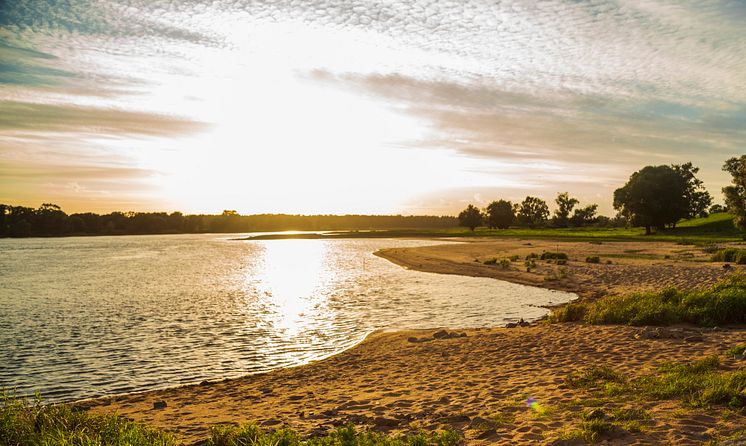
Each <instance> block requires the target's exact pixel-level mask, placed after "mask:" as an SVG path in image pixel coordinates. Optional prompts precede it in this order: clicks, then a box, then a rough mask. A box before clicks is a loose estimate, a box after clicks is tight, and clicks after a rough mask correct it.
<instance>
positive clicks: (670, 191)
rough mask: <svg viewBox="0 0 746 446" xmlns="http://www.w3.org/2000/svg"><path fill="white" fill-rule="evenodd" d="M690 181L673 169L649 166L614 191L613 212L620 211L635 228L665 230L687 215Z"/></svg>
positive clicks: (647, 231)
mask: <svg viewBox="0 0 746 446" xmlns="http://www.w3.org/2000/svg"><path fill="white" fill-rule="evenodd" d="M687 187H688V186H687V181H686V180H685V178H684V177H683V176H682V175H680V174H679V172H677V171H676V170H674V169H673V168H672V167H670V166H646V167H644V168H643V169H641V170H640V171H638V172H635V173H633V174H632V175H631V176H630V177H629V181H627V184H625V185H624V186H623V187H621V188H619V189H617V190H615V191H614V209H619V210H621V212H622V214H623V215H624V216H625V217H627V218H628V219H629V220H630V222H631V224H632V225H633V226H642V227H644V228H645V234H650V233H651V228H652V227H655V228H657V229H659V230H663V229H665V227H666V225H671V224H674V223H676V222H677V221H679V220H680V219H682V218H684V217H686V216H687V215H688V210H689V203H688V201H687V198H686V191H687Z"/></svg>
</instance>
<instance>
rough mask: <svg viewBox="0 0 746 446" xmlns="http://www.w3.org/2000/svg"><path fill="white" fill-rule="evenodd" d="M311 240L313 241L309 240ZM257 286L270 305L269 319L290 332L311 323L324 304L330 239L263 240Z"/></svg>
mask: <svg viewBox="0 0 746 446" xmlns="http://www.w3.org/2000/svg"><path fill="white" fill-rule="evenodd" d="M309 242H310V243H309ZM262 245H263V248H264V249H263V252H262V256H261V260H260V263H259V274H257V275H256V276H254V277H259V278H260V280H259V282H258V283H257V284H256V287H257V290H258V291H259V294H260V296H261V298H262V299H263V300H265V304H267V305H266V308H267V309H268V314H267V316H268V317H269V319H270V320H269V321H268V322H269V323H270V324H271V325H272V326H273V327H274V328H275V329H280V330H282V331H283V332H284V333H285V334H286V335H288V336H296V335H298V334H301V333H302V332H303V331H304V329H306V328H308V327H309V325H311V323H312V321H313V319H315V318H313V317H312V313H314V312H317V311H319V310H320V309H321V308H325V307H326V305H325V301H326V298H327V296H326V294H327V293H325V292H324V289H325V284H326V283H327V282H328V281H329V280H330V279H331V274H330V270H329V268H327V267H326V263H327V251H328V243H318V242H313V241H309V240H268V241H263V242H262Z"/></svg>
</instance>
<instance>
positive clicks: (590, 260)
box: [585, 256, 601, 263]
mask: <svg viewBox="0 0 746 446" xmlns="http://www.w3.org/2000/svg"><path fill="white" fill-rule="evenodd" d="M585 262H586V263H601V258H600V257H599V256H588V257H586V258H585Z"/></svg>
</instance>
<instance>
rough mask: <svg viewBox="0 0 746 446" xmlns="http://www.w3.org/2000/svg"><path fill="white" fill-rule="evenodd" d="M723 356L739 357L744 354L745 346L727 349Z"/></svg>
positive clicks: (745, 351) (745, 352)
mask: <svg viewBox="0 0 746 446" xmlns="http://www.w3.org/2000/svg"><path fill="white" fill-rule="evenodd" d="M725 354H726V355H730V356H739V355H743V354H746V344H743V345H737V346H735V347H731V348H729V349H728V351H727V352H725Z"/></svg>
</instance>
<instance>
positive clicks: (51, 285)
mask: <svg viewBox="0 0 746 446" xmlns="http://www.w3.org/2000/svg"><path fill="white" fill-rule="evenodd" d="M232 237H236V235H229V236H226V235H224V234H221V235H212V234H200V235H165V236H119V237H72V238H51V239H38V238H37V239H0V388H5V389H10V388H13V389H15V390H16V393H17V394H20V395H30V394H33V393H34V392H40V393H41V394H42V396H43V397H44V398H45V399H47V400H49V401H65V400H75V399H82V398H90V397H97V396H103V395H111V394H117V393H127V392H132V391H141V390H151V389H157V388H164V387H171V386H176V385H181V384H186V383H195V382H200V381H202V380H208V379H217V378H227V377H235V376H240V375H244V374H247V373H256V372H262V371H267V370H271V369H274V368H278V367H287V366H291V365H298V364H302V363H306V362H308V361H311V360H314V359H319V358H322V357H325V356H328V355H331V354H334V353H338V352H340V351H342V350H344V349H346V348H349V347H351V346H353V345H354V344H356V343H358V342H359V341H360V340H362V339H363V338H364V337H365V335H366V334H367V333H369V332H371V331H372V330H376V329H397V328H433V327H447V328H467V327H472V328H473V327H482V326H495V325H502V324H505V323H506V322H509V321H514V320H517V319H518V318H526V319H532V318H538V317H540V316H542V315H544V314H545V313H546V310H545V309H543V308H540V307H538V305H545V304H550V303H560V302H566V301H568V300H570V299H573V298H575V297H576V296H575V295H574V294H570V293H562V292H556V291H549V290H544V289H539V288H533V287H527V286H522V285H516V284H511V283H507V282H502V281H498V280H494V279H488V278H474V277H462V276H454V275H440V274H432V273H423V272H417V271H410V270H406V269H404V268H401V267H399V266H397V265H394V264H392V263H390V262H388V261H386V260H384V259H381V258H379V257H376V256H374V255H373V254H372V253H373V252H374V251H376V250H378V249H382V248H387V247H405V246H423V245H427V244H433V243H439V242H433V241H415V240H402V239H334V240H264V241H236V240H231V238H232Z"/></svg>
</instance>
